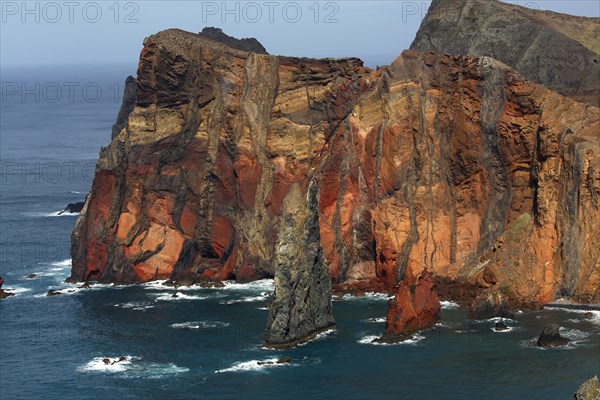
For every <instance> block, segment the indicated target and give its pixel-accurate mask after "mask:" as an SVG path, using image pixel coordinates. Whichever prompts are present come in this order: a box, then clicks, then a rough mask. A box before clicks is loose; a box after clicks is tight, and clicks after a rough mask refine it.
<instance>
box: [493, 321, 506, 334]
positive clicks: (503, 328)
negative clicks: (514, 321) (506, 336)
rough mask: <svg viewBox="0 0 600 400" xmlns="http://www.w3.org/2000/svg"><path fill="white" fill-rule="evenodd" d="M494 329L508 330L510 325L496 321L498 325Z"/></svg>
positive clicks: (497, 330) (498, 330)
mask: <svg viewBox="0 0 600 400" xmlns="http://www.w3.org/2000/svg"><path fill="white" fill-rule="evenodd" d="M494 330H495V331H496V332H503V331H507V330H508V326H506V324H505V323H504V322H496V325H495V326H494Z"/></svg>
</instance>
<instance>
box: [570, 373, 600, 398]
mask: <svg viewBox="0 0 600 400" xmlns="http://www.w3.org/2000/svg"><path fill="white" fill-rule="evenodd" d="M574 398H575V400H600V382H598V377H597V376H594V377H593V378H591V379H588V380H587V381H585V382H583V383H582V384H581V386H579V388H578V389H577V392H575V396H574Z"/></svg>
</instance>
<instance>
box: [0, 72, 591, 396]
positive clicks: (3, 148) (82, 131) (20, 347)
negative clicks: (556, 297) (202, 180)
mask: <svg viewBox="0 0 600 400" xmlns="http://www.w3.org/2000/svg"><path fill="white" fill-rule="evenodd" d="M127 72H129V73H133V72H134V67H132V68H127V67H124V66H114V67H110V66H107V67H103V68H100V69H98V68H89V67H85V68H77V69H75V68H72V69H69V68H62V69H61V68H56V69H51V68H45V69H41V68H40V69H31V70H12V71H7V70H3V71H2V90H3V92H2V99H1V101H2V103H1V111H0V161H1V168H2V169H1V171H0V275H1V276H2V277H3V278H4V280H5V283H4V286H3V289H12V290H13V291H14V293H15V295H14V296H12V297H9V298H7V299H3V300H0V399H2V400H5V399H6V400H8V399H107V398H111V399H196V398H198V399H200V398H202V399H235V398H244V399H279V398H303V399H328V398H343V399H386V400H389V399H391V398H394V399H481V398H486V399H569V398H572V396H573V393H574V391H575V390H576V388H577V387H578V386H579V385H580V384H581V383H582V382H583V381H585V380H587V379H589V378H591V377H592V376H593V375H595V374H600V312H597V311H596V312H594V317H593V318H586V317H585V316H584V315H583V312H582V311H567V310H557V309H553V310H542V311H538V312H527V313H517V314H516V317H515V320H505V323H506V324H507V325H508V326H509V328H510V329H509V330H508V331H506V332H494V331H493V329H492V328H493V327H494V323H495V320H488V321H481V322H473V321H467V320H466V319H465V317H466V311H465V310H462V309H460V308H459V307H458V306H457V305H455V304H453V303H448V302H444V304H443V309H442V318H441V321H440V323H439V324H438V325H437V326H436V327H434V328H432V329H429V330H425V331H423V332H421V333H419V334H417V335H414V337H413V339H412V340H409V341H407V342H404V343H402V344H396V345H376V344H372V343H371V339H372V338H374V337H377V336H378V335H381V334H382V333H383V330H384V326H385V314H386V310H387V305H386V301H387V296H386V295H382V294H368V295H366V296H364V297H353V296H344V297H343V298H342V299H339V300H336V301H334V315H335V318H336V321H337V326H336V328H335V329H334V330H331V331H328V332H325V333H324V334H321V335H320V336H319V337H317V338H316V339H315V340H313V341H311V342H309V343H307V344H305V345H302V346H299V347H297V348H294V349H291V350H269V349H264V348H263V347H262V337H263V333H264V328H265V324H266V318H267V312H268V311H267V309H266V305H267V302H268V301H269V297H268V296H269V293H270V292H272V290H273V283H272V281H270V280H262V281H257V282H253V283H249V284H237V283H235V282H226V286H225V287H224V288H211V289H206V288H199V287H191V288H172V287H168V286H165V285H163V284H162V282H151V283H147V284H143V285H132V286H113V285H94V286H92V287H91V288H88V289H82V288H80V287H79V286H81V285H80V284H66V283H64V280H65V278H67V277H68V276H69V271H70V258H69V245H70V233H71V229H72V227H73V224H74V223H75V221H76V218H77V215H73V214H62V215H58V212H60V210H62V209H64V207H65V206H66V205H67V203H71V202H76V201H83V199H84V198H85V194H86V193H87V192H88V190H89V188H90V185H91V180H92V178H93V171H94V164H95V160H96V158H97V156H98V152H99V149H100V147H101V146H105V145H107V144H108V143H109V140H110V131H111V126H112V124H113V122H114V120H115V119H116V115H117V112H118V109H119V106H120V95H121V92H122V85H123V82H124V80H125V76H126V74H127ZM98 89H100V90H98ZM30 274H36V275H37V276H38V277H37V278H35V279H26V277H27V276H28V275H30ZM50 289H54V290H59V291H60V292H61V293H62V294H60V295H57V296H50V297H48V296H46V293H47V292H48V290H50ZM551 322H553V323H558V324H559V325H561V326H562V327H563V328H562V330H561V333H562V334H563V335H564V336H567V337H568V338H570V339H572V342H571V343H570V344H569V345H568V346H566V347H564V348H561V349H552V350H545V349H540V348H538V347H537V346H536V345H535V341H536V339H537V337H538V336H539V334H540V332H541V330H542V328H543V326H544V325H545V324H547V323H551ZM119 357H125V358H124V360H123V361H121V362H118V363H115V364H112V362H113V361H115V360H116V359H118V358H119ZM281 357H290V358H291V362H290V363H286V364H277V363H272V364H269V363H267V364H263V365H259V364H258V363H257V362H258V361H267V362H269V361H275V360H277V359H279V358H281ZM105 358H108V359H109V365H106V364H105V363H104V361H103V360H104V359H105Z"/></svg>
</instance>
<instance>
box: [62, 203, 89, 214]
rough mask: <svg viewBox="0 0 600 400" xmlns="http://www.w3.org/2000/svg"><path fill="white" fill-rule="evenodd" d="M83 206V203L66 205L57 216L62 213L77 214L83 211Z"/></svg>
mask: <svg viewBox="0 0 600 400" xmlns="http://www.w3.org/2000/svg"><path fill="white" fill-rule="evenodd" d="M84 205H85V201H78V202H76V203H69V204H67V206H66V207H65V209H64V210H62V211H61V212H59V213H58V215H61V214H63V213H78V212H81V210H83V206H84Z"/></svg>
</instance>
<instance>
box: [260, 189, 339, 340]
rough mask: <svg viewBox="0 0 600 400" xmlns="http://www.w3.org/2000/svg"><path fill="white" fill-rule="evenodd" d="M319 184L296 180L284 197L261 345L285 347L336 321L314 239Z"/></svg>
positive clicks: (320, 251) (316, 236)
mask: <svg viewBox="0 0 600 400" xmlns="http://www.w3.org/2000/svg"><path fill="white" fill-rule="evenodd" d="M317 190H318V188H317V186H316V185H314V184H309V187H308V194H304V192H305V191H306V190H303V188H302V185H301V184H300V183H295V184H293V185H292V186H291V187H290V190H289V192H288V193H287V195H286V197H285V199H284V201H283V212H282V215H281V222H280V224H281V226H280V229H279V235H278V239H277V244H276V249H275V255H274V257H273V262H274V264H275V266H274V269H275V299H274V300H273V304H272V305H271V307H270V308H269V318H268V320H267V333H266V336H265V346H267V347H274V348H287V347H292V346H294V345H297V344H299V343H302V342H305V341H307V340H310V339H312V338H314V337H315V336H316V335H317V334H318V333H319V332H322V331H324V330H326V329H328V328H331V327H332V326H333V325H335V322H334V319H333V313H332V308H331V295H332V292H331V279H330V276H329V269H328V268H327V265H326V264H325V258H324V256H323V249H322V248H321V243H320V239H319V236H320V234H319V209H318V192H317Z"/></svg>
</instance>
